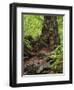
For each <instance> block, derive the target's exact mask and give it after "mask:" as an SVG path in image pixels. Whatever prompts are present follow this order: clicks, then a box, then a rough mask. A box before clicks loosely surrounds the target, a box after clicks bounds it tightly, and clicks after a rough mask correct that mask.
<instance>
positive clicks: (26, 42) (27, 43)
mask: <svg viewBox="0 0 74 90" xmlns="http://www.w3.org/2000/svg"><path fill="white" fill-rule="evenodd" d="M24 44H25V46H26V47H27V48H28V49H29V50H32V49H33V47H32V45H31V42H30V41H29V40H27V39H24Z"/></svg>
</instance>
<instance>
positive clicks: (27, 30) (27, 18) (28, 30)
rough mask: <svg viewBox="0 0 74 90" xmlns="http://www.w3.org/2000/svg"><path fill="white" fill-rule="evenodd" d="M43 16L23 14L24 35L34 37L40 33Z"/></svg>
mask: <svg viewBox="0 0 74 90" xmlns="http://www.w3.org/2000/svg"><path fill="white" fill-rule="evenodd" d="M43 20H44V17H43V16H40V15H23V24H24V25H23V29H24V36H32V38H33V39H36V38H37V37H39V36H40V35H41V31H42V24H43Z"/></svg>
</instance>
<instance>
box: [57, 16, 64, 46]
mask: <svg viewBox="0 0 74 90" xmlns="http://www.w3.org/2000/svg"><path fill="white" fill-rule="evenodd" d="M57 23H58V33H59V37H60V44H62V45H63V16H57Z"/></svg>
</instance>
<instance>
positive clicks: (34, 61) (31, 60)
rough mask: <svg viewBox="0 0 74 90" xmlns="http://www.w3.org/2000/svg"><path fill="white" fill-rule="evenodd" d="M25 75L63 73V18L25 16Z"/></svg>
mask: <svg viewBox="0 0 74 90" xmlns="http://www.w3.org/2000/svg"><path fill="white" fill-rule="evenodd" d="M22 18H23V36H24V37H23V46H24V49H23V52H24V55H23V57H24V59H23V62H24V64H23V65H24V66H23V67H24V70H23V74H24V75H34V74H56V73H63V16H55V15H52V16H51V15H50V16H42V15H25V14H23V16H22Z"/></svg>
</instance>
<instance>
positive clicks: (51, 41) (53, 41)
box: [41, 16, 59, 51]
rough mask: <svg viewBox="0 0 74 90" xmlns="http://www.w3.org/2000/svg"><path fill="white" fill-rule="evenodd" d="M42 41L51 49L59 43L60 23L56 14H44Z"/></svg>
mask: <svg viewBox="0 0 74 90" xmlns="http://www.w3.org/2000/svg"><path fill="white" fill-rule="evenodd" d="M41 38H42V41H44V42H45V43H46V44H47V47H48V49H49V51H52V50H54V49H55V48H56V47H57V45H58V44H59V36H58V25H57V17H56V16H44V25H43V29H42V35H41Z"/></svg>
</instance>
